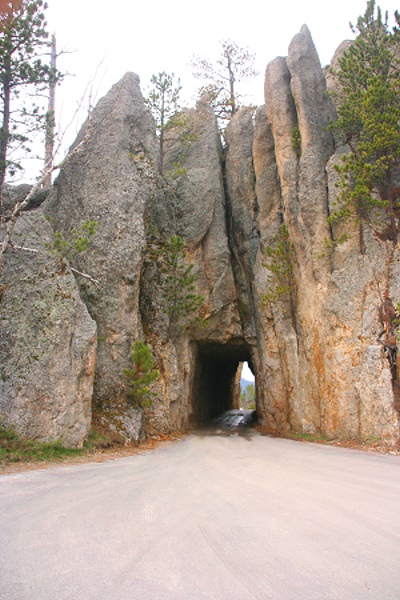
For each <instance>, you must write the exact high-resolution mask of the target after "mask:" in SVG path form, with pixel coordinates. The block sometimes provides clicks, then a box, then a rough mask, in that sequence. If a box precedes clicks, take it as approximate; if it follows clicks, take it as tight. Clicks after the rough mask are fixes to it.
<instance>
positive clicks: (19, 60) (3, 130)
mask: <svg viewBox="0 0 400 600" xmlns="http://www.w3.org/2000/svg"><path fill="white" fill-rule="evenodd" d="M46 8H47V4H46V3H45V2H43V0H5V1H4V2H2V3H1V4H0V34H1V35H0V115H1V123H0V187H1V186H2V184H3V183H4V181H5V178H6V174H7V171H8V172H9V173H10V175H13V174H14V173H15V172H16V170H18V169H21V164H20V163H19V162H18V160H17V159H15V158H14V159H13V158H11V156H12V151H13V150H15V149H16V148H18V150H19V151H21V150H23V151H24V153H25V154H26V153H27V152H30V150H31V148H30V142H31V141H32V135H33V132H35V131H37V130H38V129H41V130H42V131H43V130H44V119H45V110H42V107H41V106H40V105H39V104H38V103H37V102H36V101H35V100H36V99H37V98H38V96H39V94H40V92H41V91H43V90H44V89H45V88H46V87H47V86H48V82H49V76H50V72H51V69H50V66H49V65H48V64H47V62H45V61H43V60H42V58H41V56H42V55H43V50H44V47H46V48H47V46H48V41H47V38H48V33H47V31H46V21H45V16H44V12H43V11H44V10H45V9H46ZM26 91H29V92H30V93H29V94H26V93H25V92H26ZM21 92H24V93H23V94H22V93H21ZM23 98H25V101H24V100H23ZM32 98H35V100H32Z"/></svg>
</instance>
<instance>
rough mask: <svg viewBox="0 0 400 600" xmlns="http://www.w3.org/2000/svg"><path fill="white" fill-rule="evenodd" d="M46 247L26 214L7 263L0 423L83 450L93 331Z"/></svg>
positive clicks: (44, 236) (47, 239)
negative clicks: (80, 447)
mask: <svg viewBox="0 0 400 600" xmlns="http://www.w3.org/2000/svg"><path fill="white" fill-rule="evenodd" d="M51 242H52V230H51V227H50V225H49V224H48V223H47V221H46V220H45V218H44V217H43V215H41V214H40V213H39V212H34V213H27V214H26V215H24V218H23V219H20V220H19V221H18V223H17V227H16V230H15V234H14V248H13V249H9V250H8V251H7V253H6V255H5V257H4V269H3V271H2V273H1V276H0V372H1V374H0V417H1V419H2V420H4V422H5V424H7V425H12V426H14V428H15V430H16V431H17V433H20V434H22V435H25V436H28V437H30V438H35V439H38V440H48V439H52V440H58V439H61V440H62V441H63V443H64V444H65V445H67V446H80V445H81V444H82V442H83V440H84V439H85V437H86V436H87V434H88V433H89V430H90V426H91V418H92V394H93V379H94V371H95V362H96V324H95V322H94V321H93V320H92V319H91V317H90V315H89V313H88V311H87V309H86V306H85V305H84V304H83V302H82V301H81V299H80V297H79V292H78V287H77V285H76V282H75V279H74V277H73V275H72V273H71V271H70V270H69V268H68V266H67V265H66V264H65V263H62V262H61V261H60V260H59V259H58V258H56V257H55V256H53V255H52V254H51V253H50V252H49V251H48V250H47V249H46V247H45V244H46V243H51ZM15 246H20V247H21V246H23V247H24V248H27V249H25V250H23V249H22V250H21V249H18V248H17V247H15Z"/></svg>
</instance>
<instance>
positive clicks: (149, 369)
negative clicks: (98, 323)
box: [123, 340, 160, 408]
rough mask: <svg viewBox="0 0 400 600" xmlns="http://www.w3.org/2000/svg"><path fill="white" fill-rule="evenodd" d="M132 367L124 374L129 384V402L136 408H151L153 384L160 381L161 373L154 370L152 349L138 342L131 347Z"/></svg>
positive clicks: (125, 370)
mask: <svg viewBox="0 0 400 600" xmlns="http://www.w3.org/2000/svg"><path fill="white" fill-rule="evenodd" d="M131 360H132V367H131V368H129V369H124V371H123V373H124V375H125V377H126V378H127V380H128V382H129V389H128V392H127V397H128V401H129V402H130V403H131V404H132V405H133V406H134V407H135V408H143V407H146V406H151V402H152V397H153V396H154V393H153V392H152V390H151V384H152V383H154V381H156V379H158V377H159V376H160V372H159V371H158V370H157V369H155V368H154V359H153V356H152V354H151V350H150V347H149V346H148V345H147V344H146V343H145V342H143V341H142V340H137V341H136V342H134V343H133V344H132V347H131Z"/></svg>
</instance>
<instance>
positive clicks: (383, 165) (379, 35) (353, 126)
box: [329, 0, 400, 252]
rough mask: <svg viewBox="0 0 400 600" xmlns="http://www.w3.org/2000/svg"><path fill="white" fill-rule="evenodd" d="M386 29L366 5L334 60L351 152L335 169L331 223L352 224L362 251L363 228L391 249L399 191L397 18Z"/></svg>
mask: <svg viewBox="0 0 400 600" xmlns="http://www.w3.org/2000/svg"><path fill="white" fill-rule="evenodd" d="M395 20H396V24H397V25H396V26H395V27H394V28H393V29H392V30H391V29H390V28H389V24H388V15H387V13H386V14H385V18H383V17H382V11H381V9H380V8H379V7H378V8H377V9H376V7H375V0H369V1H368V2H367V9H366V11H365V14H364V15H362V16H360V17H359V18H358V21H357V25H356V26H355V27H353V26H352V30H353V32H354V33H357V37H356V39H355V40H354V42H353V43H352V45H351V46H350V47H349V49H348V50H347V51H346V52H345V53H344V54H343V56H342V58H341V59H339V69H338V70H337V72H334V73H333V74H334V76H335V77H336V79H337V81H338V82H339V84H340V85H339V86H338V89H339V91H338V92H337V93H336V94H335V101H336V105H337V107H338V120H337V122H336V123H335V124H334V125H333V128H334V129H335V130H339V131H342V132H343V133H344V134H345V136H346V139H347V141H348V143H349V145H350V149H351V152H350V153H349V154H346V155H344V156H343V157H342V160H341V162H340V163H339V164H338V165H337V171H338V173H339V176H340V180H339V195H338V198H337V207H336V208H337V210H336V211H335V212H334V213H333V214H332V215H331V217H330V219H329V220H330V222H331V223H336V222H340V221H342V220H348V219H354V220H355V221H356V223H357V224H358V226H359V237H360V249H361V251H362V252H364V244H363V227H364V224H365V223H367V224H368V225H369V226H370V227H371V228H372V230H373V231H374V233H375V234H376V235H377V236H378V237H379V238H380V239H382V240H391V241H392V242H393V244H396V242H397V238H398V229H399V216H400V214H399V209H400V205H399V198H400V189H399V187H397V185H395V184H394V180H395V177H394V174H395V172H396V170H398V168H399V162H400V44H399V41H400V37H399V28H398V26H399V13H398V12H397V11H396V13H395Z"/></svg>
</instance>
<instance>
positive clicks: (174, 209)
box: [1, 26, 400, 447]
mask: <svg viewBox="0 0 400 600" xmlns="http://www.w3.org/2000/svg"><path fill="white" fill-rule="evenodd" d="M326 77H327V74H326V73H325V71H324V70H323V69H322V68H321V65H320V62H319V59H318V55H317V53H316V50H315V47H314V44H313V42H312V39H311V36H310V33H309V31H308V29H307V27H305V26H303V27H302V29H301V31H300V33H299V34H297V35H296V36H295V38H294V39H293V41H292V43H291V44H290V47H289V52H288V57H287V58H283V57H279V58H277V59H275V60H274V61H272V62H271V63H270V64H269V65H268V67H267V69H266V75H265V106H262V107H260V108H258V109H257V111H256V114H255V118H253V116H252V113H251V112H250V111H249V110H247V109H244V108H243V109H241V110H239V112H238V113H237V114H236V115H235V116H234V117H233V119H232V121H231V123H230V124H229V126H228V127H227V129H226V132H225V142H226V146H225V147H224V148H222V145H221V141H220V136H219V133H218V128H217V123H216V119H215V116H214V114H213V112H212V110H211V109H210V107H209V105H208V103H207V102H206V100H205V99H204V98H203V99H201V100H199V102H198V103H197V105H196V108H195V109H190V110H185V111H184V112H183V115H182V121H181V123H180V124H178V125H176V126H175V127H173V128H171V129H169V131H168V136H166V140H165V143H164V147H165V155H164V159H163V165H164V174H163V175H162V174H161V173H160V161H159V149H158V143H157V139H156V135H155V127H154V123H153V120H152V117H151V115H150V113H149V111H148V110H147V108H146V106H145V103H144V101H143V98H142V95H141V92H140V87H139V80H138V77H137V76H135V75H133V74H127V75H126V76H125V77H124V78H123V79H122V80H121V81H120V82H119V83H118V84H117V85H116V86H114V87H113V88H112V90H111V91H110V92H109V94H108V95H107V96H106V97H105V98H104V99H103V100H102V101H101V102H100V103H99V105H98V106H97V107H96V109H95V110H94V112H93V114H92V115H91V117H90V118H89V119H88V121H87V123H86V124H85V125H84V127H83V129H82V132H81V133H80V134H79V136H78V139H77V141H76V143H75V145H74V149H73V150H72V152H71V156H70V159H69V161H67V163H66V165H65V167H64V168H63V169H62V170H61V173H60V175H59V177H58V179H57V180H56V182H55V185H54V189H53V191H52V192H51V194H50V197H49V199H48V200H47V201H46V202H45V204H44V205H43V207H42V208H40V209H38V210H40V211H44V212H45V214H47V215H50V216H51V218H52V222H53V224H54V227H55V228H56V229H57V230H59V231H62V232H63V233H64V235H66V236H67V235H68V233H69V232H70V231H71V230H72V229H73V228H76V227H79V225H80V224H81V223H82V222H83V221H84V220H85V219H92V220H95V221H97V223H98V233H97V235H96V236H95V238H94V241H93V244H92V245H91V247H90V249H89V250H88V251H87V252H85V253H83V254H82V256H80V257H77V268H78V269H79V270H81V271H84V272H86V273H89V274H90V275H91V276H92V277H93V278H95V279H96V280H98V281H99V282H100V283H99V285H97V286H96V285H95V284H93V282H91V281H90V280H88V279H87V278H86V279H85V278H83V277H80V276H77V281H78V284H79V289H80V294H81V297H82V299H83V301H84V302H85V304H86V305H87V307H88V310H89V312H90V315H91V317H92V318H93V319H94V320H95V321H96V323H97V327H98V349H97V361H96V375H95V382H94V396H93V402H94V406H95V407H96V410H99V409H101V408H104V407H107V410H108V411H110V410H111V411H112V410H113V407H114V408H115V406H116V405H119V408H118V410H119V411H120V412H119V417H118V418H119V420H120V421H121V420H122V421H124V422H125V423H128V421H129V422H130V421H132V422H134V423H135V426H134V427H133V428H131V429H134V433H131V434H129V435H130V437H133V438H134V439H140V437H141V436H142V435H143V430H142V429H141V428H142V427H143V428H144V431H145V432H146V433H147V434H153V433H168V432H171V431H174V430H178V429H186V428H188V427H190V426H191V425H197V424H199V423H202V422H204V421H206V420H207V419H209V418H212V417H214V416H216V415H218V413H220V412H221V411H223V410H225V409H229V408H232V407H233V406H234V404H235V403H236V402H237V398H238V393H237V392H238V390H237V386H238V376H237V373H238V368H239V365H240V363H241V362H242V361H245V360H247V361H249V363H250V365H251V367H252V369H253V372H254V374H255V377H256V389H257V413H258V419H259V423H260V425H261V426H262V427H263V428H264V430H265V431H267V432H269V433H273V434H282V435H284V434H289V433H298V434H302V433H312V434H314V433H315V434H320V435H325V436H327V437H331V438H352V439H353V438H357V439H360V438H361V439H370V440H371V439H377V440H381V441H382V443H385V444H386V445H387V446H389V447H395V446H397V445H398V443H399V414H398V411H397V409H396V407H398V406H399V405H398V401H397V394H398V389H399V387H400V386H399V382H398V368H399V365H398V359H397V346H396V344H397V342H395V343H394V346H393V345H392V346H393V347H391V349H390V352H389V349H388V347H387V345H385V343H383V341H382V331H383V330H384V329H385V327H387V322H388V320H387V315H388V313H389V312H390V310H392V312H393V311H394V306H396V304H397V302H399V300H400V283H399V282H400V277H399V275H400V272H399V270H400V266H399V265H400V263H399V258H400V257H399V252H398V250H397V249H396V250H395V251H394V254H393V252H392V250H391V249H389V247H388V244H389V243H388V242H382V241H379V240H376V239H375V238H374V237H373V236H372V235H371V234H370V233H368V231H366V234H365V240H364V244H365V247H366V254H360V252H359V248H358V241H357V238H356V236H354V235H352V231H350V230H349V231H348V234H349V235H348V241H347V242H345V243H344V244H340V245H337V246H334V247H331V248H330V250H329V251H326V247H327V246H326V240H328V241H329V240H331V241H332V238H337V237H338V235H339V232H338V231H337V230H336V229H337V226H335V227H333V228H332V227H331V226H329V225H328V221H327V217H328V215H329V214H331V212H332V211H333V210H334V201H335V197H336V188H335V182H336V179H337V175H336V171H335V169H334V165H335V163H336V162H337V161H339V160H340V157H341V156H342V154H343V153H344V152H346V151H347V148H346V146H345V144H344V141H343V140H340V139H339V138H340V136H336V137H335V136H333V135H332V134H331V133H330V131H329V129H328V124H329V122H330V121H331V120H332V119H335V115H336V113H335V107H334V104H333V102H332V100H331V98H330V96H329V95H328V94H327V79H326ZM328 79H329V78H328ZM329 85H330V86H332V85H334V82H333V81H331V80H330V79H329ZM172 235H179V236H180V237H181V238H182V239H183V241H184V243H185V248H186V259H185V260H186V263H187V264H191V265H192V273H194V274H195V293H196V294H197V295H198V296H202V297H203V303H202V306H201V308H200V310H199V311H198V314H197V315H192V317H193V318H190V317H185V318H183V319H182V320H181V321H180V322H179V324H177V323H175V325H174V327H172V325H171V321H170V317H169V316H168V313H167V310H166V306H165V302H166V300H165V295H163V290H162V281H163V277H164V276H165V274H164V273H163V270H162V257H161V254H157V248H158V249H160V248H161V244H162V242H163V241H165V240H168V238H170V236H172ZM283 235H287V240H286V242H285V243H286V246H285V248H286V252H287V255H286V258H285V260H287V261H288V264H290V278H289V285H288V286H287V287H284V288H283V290H281V291H280V292H279V293H276V289H275V291H274V285H275V286H276V282H275V283H274V272H273V269H272V266H271V262H268V259H267V257H266V252H267V251H268V252H269V256H271V248H272V249H273V248H274V247H275V246H276V244H277V240H278V239H279V236H283ZM328 245H329V244H328ZM330 246H332V244H330ZM272 253H273V250H272ZM389 258H390V261H389ZM281 259H282V257H281ZM389 262H390V264H389ZM389 267H390V268H389ZM21 268H25V267H23V266H22V267H21ZM3 305H4V302H3ZM3 305H1V308H2V309H3ZM77 306H78V304H77ZM79 306H81V305H80V304H79ZM393 314H394V313H393ZM195 316H197V318H194V317H195ZM32 326H33V325H32ZM136 339H144V340H145V341H146V342H147V343H148V344H149V345H150V346H151V348H152V351H153V354H154V356H155V359H156V363H157V368H158V370H159V371H160V373H161V376H160V378H159V379H158V380H157V382H156V383H155V384H154V392H155V398H154V401H153V403H152V406H151V407H149V408H146V409H145V410H144V415H143V420H142V411H141V410H140V409H137V410H135V409H130V412H126V411H125V412H124V408H123V407H124V403H125V382H124V379H123V376H122V371H123V369H124V368H125V367H127V366H128V365H129V349H130V345H131V343H132V341H134V340H136ZM3 352H4V350H3ZM89 355H90V353H86V354H85V356H86V358H85V360H88V356H89ZM89 363H90V364H92V363H91V362H90V361H89ZM14 387H15V386H14ZM3 389H5V388H4V384H3ZM13 389H14V388H13ZM15 389H16V388H15ZM7 393H9V394H10V397H14V396H13V394H14V391H11V390H10V391H9V392H7ZM76 397H77V398H79V394H78V395H77V396H76ZM85 402H86V400H85ZM14 404H15V403H14ZM32 406H36V404H35V400H32ZM1 410H2V412H5V413H7V408H6V402H3V404H2V408H1ZM13 410H14V409H13ZM35 410H36V409H35ZM60 410H62V408H60ZM121 410H122V413H123V414H121ZM132 411H133V412H132ZM43 418H44V417H43ZM14 421H15V419H14ZM126 429H129V427H126ZM51 435H53V432H52V433H51ZM128 437H129V436H128Z"/></svg>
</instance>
